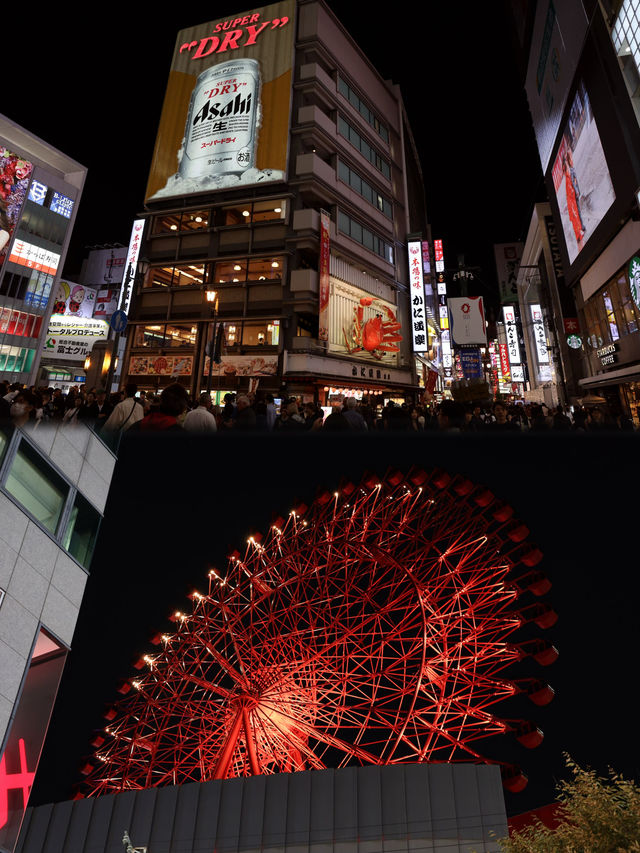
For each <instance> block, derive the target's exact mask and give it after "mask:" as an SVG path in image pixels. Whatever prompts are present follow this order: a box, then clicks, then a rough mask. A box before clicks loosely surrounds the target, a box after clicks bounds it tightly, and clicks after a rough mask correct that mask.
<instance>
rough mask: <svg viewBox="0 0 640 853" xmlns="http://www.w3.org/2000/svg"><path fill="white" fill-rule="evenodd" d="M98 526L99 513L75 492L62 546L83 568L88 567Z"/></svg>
mask: <svg viewBox="0 0 640 853" xmlns="http://www.w3.org/2000/svg"><path fill="white" fill-rule="evenodd" d="M99 527H100V514H99V513H98V512H97V511H96V510H95V509H94V508H93V507H92V506H91V504H90V503H89V501H87V500H85V498H83V497H82V495H80V494H76V497H75V500H74V502H73V508H72V510H71V515H70V517H69V522H68V524H67V528H66V530H65V532H64V538H63V540H62V547H63V548H65V550H67V551H68V552H69V553H70V554H71V556H72V557H75V558H76V560H77V561H78V562H79V563H80V565H81V566H84V567H85V569H88V568H89V563H90V562H91V557H92V556H93V549H94V546H95V544H96V539H97V537H98V528H99Z"/></svg>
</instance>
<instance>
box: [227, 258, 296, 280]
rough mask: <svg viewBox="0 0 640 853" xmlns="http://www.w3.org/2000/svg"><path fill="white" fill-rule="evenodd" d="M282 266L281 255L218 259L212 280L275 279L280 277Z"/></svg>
mask: <svg viewBox="0 0 640 853" xmlns="http://www.w3.org/2000/svg"><path fill="white" fill-rule="evenodd" d="M283 266H284V259H283V258H282V257H281V256H277V257H267V258H252V259H251V260H249V259H248V258H238V259H236V260H232V261H218V263H217V264H216V266H215V272H214V276H213V280H214V282H215V283H216V284H234V283H235V284H244V283H245V282H247V281H249V282H260V281H276V280H279V279H281V278H282V273H283Z"/></svg>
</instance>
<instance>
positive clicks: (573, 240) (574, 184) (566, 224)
mask: <svg viewBox="0 0 640 853" xmlns="http://www.w3.org/2000/svg"><path fill="white" fill-rule="evenodd" d="M551 174H552V179H553V186H554V189H555V193H556V199H557V202H558V208H559V210H560V221H561V222H562V231H563V233H564V239H565V244H566V247H567V254H568V256H569V263H573V262H574V261H575V259H576V258H577V256H578V253H579V252H580V251H581V250H582V249H583V248H584V246H585V244H586V243H587V242H588V240H589V239H590V237H591V236H592V234H593V232H594V231H595V229H596V228H597V226H598V225H599V224H600V221H601V220H602V217H603V216H604V215H605V213H606V212H607V211H608V210H609V208H610V207H611V205H612V204H613V203H614V201H615V199H616V194H615V192H614V189H613V183H612V181H611V175H610V174H609V168H608V166H607V160H606V157H605V154H604V149H603V147H602V142H601V140H600V134H599V133H598V127H597V125H596V121H595V118H594V116H593V111H592V108H591V101H590V100H589V95H588V94H587V90H586V88H585V85H584V82H582V81H580V83H579V85H578V89H577V91H576V93H575V96H574V98H573V102H572V104H571V109H570V111H569V116H568V119H567V122H566V125H565V128H564V132H563V134H562V138H561V139H560V144H559V146H558V150H557V153H556V156H555V160H554V162H553V169H552V173H551Z"/></svg>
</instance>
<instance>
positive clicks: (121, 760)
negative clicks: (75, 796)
mask: <svg viewBox="0 0 640 853" xmlns="http://www.w3.org/2000/svg"><path fill="white" fill-rule="evenodd" d="M527 536H528V530H527V529H526V527H525V526H524V525H523V524H522V523H520V522H517V521H514V519H513V510H512V509H511V507H509V506H506V505H504V504H502V503H500V502H499V501H498V500H496V498H495V497H494V495H493V494H492V493H491V492H489V491H488V490H487V489H485V488H484V487H476V486H474V484H473V483H471V482H470V481H469V480H466V479H465V478H463V477H460V476H458V477H454V478H452V477H450V476H449V475H448V474H447V473H445V472H443V471H438V470H436V471H432V472H429V473H427V472H425V471H422V470H418V469H412V470H411V471H410V472H409V473H408V474H403V473H401V472H399V471H389V472H388V473H387V475H386V476H385V477H384V478H382V479H381V478H379V477H377V476H375V475H366V476H365V477H364V479H363V480H362V482H361V483H360V484H359V485H354V484H352V483H343V484H342V485H341V487H340V489H339V490H338V491H337V492H335V493H330V492H328V491H325V492H321V493H319V494H318V495H317V497H316V499H315V501H314V502H313V504H312V505H311V506H310V507H307V506H304V505H299V506H297V507H295V508H294V509H293V510H292V511H291V512H290V514H289V515H288V516H287V517H286V518H278V519H275V520H274V522H273V524H272V526H271V528H270V529H269V531H268V532H267V533H266V534H265V535H264V536H262V535H260V534H258V533H256V534H254V535H253V536H251V537H250V538H249V539H248V541H247V547H246V550H245V552H244V554H241V553H240V552H237V551H236V552H234V553H233V554H231V555H230V557H229V561H228V565H227V566H226V568H225V570H224V571H221V570H216V569H212V570H211V571H210V572H209V587H208V591H207V592H206V593H205V592H202V593H200V592H194V593H192V595H191V599H192V602H193V604H192V607H191V609H190V612H189V613H181V612H178V613H175V614H174V615H173V617H172V619H173V621H174V623H175V628H174V629H173V630H171V631H169V632H167V633H165V634H162V635H158V637H156V638H155V644H156V650H154V651H153V652H151V653H149V654H147V655H145V656H144V657H143V658H142V659H141V660H140V661H139V662H138V664H137V667H138V669H139V670H140V673H139V674H137V675H136V676H134V677H133V678H131V679H129V680H128V681H125V682H123V683H122V685H121V687H120V691H121V692H122V693H124V694H125V695H124V696H123V698H122V699H121V700H120V701H119V702H118V703H117V704H116V705H114V706H111V707H110V708H109V709H108V711H107V713H106V715H105V716H106V717H107V719H108V721H109V724H108V725H107V727H106V728H105V730H104V732H103V733H101V734H100V735H98V736H97V738H95V739H94V741H93V742H92V743H93V745H94V746H95V747H97V750H96V753H95V757H94V759H92V760H91V761H90V762H88V763H87V764H86V765H85V767H84V768H83V773H84V774H85V775H86V777H87V778H86V784H85V785H84V786H83V787H85V789H86V790H87V791H88V792H89V793H90V794H101V793H110V792H114V791H122V790H127V789H140V788H148V787H154V786H160V785H168V784H181V783H184V782H190V781H206V780H209V779H225V778H229V777H236V776H248V775H253V774H271V773H281V772H293V771H297V770H307V769H322V768H326V767H343V766H346V765H349V764H354V763H356V764H360V765H362V764H397V763H406V762H423V761H431V762H433V761H438V762H450V761H482V760H483V758H482V756H481V754H480V752H479V751H478V749H479V741H481V740H482V739H483V738H487V737H489V736H493V735H496V734H499V733H503V732H513V733H514V734H515V736H516V737H517V738H518V739H519V740H520V742H521V743H523V744H524V745H525V746H529V747H530V746H536V745H537V744H538V743H539V742H540V741H541V740H542V733H541V732H540V730H539V729H538V728H537V727H536V726H535V725H534V724H532V723H529V722H526V721H523V720H508V719H503V718H501V717H499V716H497V715H496V713H495V706H496V705H497V703H499V702H500V701H501V700H503V699H505V698H506V697H508V696H512V695H513V694H515V693H527V694H528V695H529V696H530V698H531V699H532V700H533V701H534V702H535V703H536V704H539V705H541V704H546V703H547V702H548V701H550V699H551V698H552V697H553V691H552V689H551V688H550V687H549V686H548V685H547V684H545V683H544V682H543V681H540V680H539V679H537V678H531V677H528V678H524V679H520V680H518V679H516V680H514V679H512V678H511V677H510V676H509V675H508V673H507V670H509V669H510V668H512V666H513V665H514V664H516V663H517V662H518V661H519V660H521V659H522V658H523V657H525V656H532V657H533V658H534V659H535V660H536V661H537V662H538V663H540V664H542V665H546V664H548V663H551V662H553V661H554V660H555V658H556V656H557V652H556V650H555V649H554V648H553V646H551V645H550V644H549V643H547V642H545V641H543V640H539V639H529V640H526V641H525V642H521V643H518V642H515V641H514V635H517V632H518V631H519V629H520V628H521V626H522V625H523V624H524V623H526V622H535V623H536V624H537V625H538V626H539V627H541V628H546V627H549V626H550V625H552V624H553V623H554V622H555V620H556V615H555V613H554V612H553V611H552V610H551V608H550V607H549V606H548V605H546V604H544V603H542V602H540V601H539V600H536V597H539V596H542V595H544V594H545V593H546V592H547V590H548V589H549V587H550V584H549V582H548V580H547V579H546V578H545V576H544V575H543V574H542V573H541V572H539V571H538V570H536V569H533V566H535V565H536V564H537V563H538V562H539V560H540V559H541V557H542V554H541V553H540V551H539V550H538V549H537V548H536V547H535V546H532V545H531V544H528V543H527V542H526V538H527ZM523 596H524V597H525V600H524V602H523V601H522V598H523ZM527 597H528V598H529V599H530V603H527V600H526V599H527ZM503 778H504V779H505V784H506V786H507V787H509V788H510V789H511V790H518V789H520V788H521V787H523V786H524V784H526V777H524V775H523V774H522V773H521V772H520V771H519V769H518V768H509V767H507V768H503Z"/></svg>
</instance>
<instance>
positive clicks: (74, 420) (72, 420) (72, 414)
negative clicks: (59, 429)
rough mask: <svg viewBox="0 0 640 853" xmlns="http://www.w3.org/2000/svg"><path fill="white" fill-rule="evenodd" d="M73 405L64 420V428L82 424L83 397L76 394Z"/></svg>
mask: <svg viewBox="0 0 640 853" xmlns="http://www.w3.org/2000/svg"><path fill="white" fill-rule="evenodd" d="M71 400H72V405H71V406H69V407H68V408H67V409H66V410H65V413H64V416H63V418H62V424H63V426H77V425H78V423H80V410H81V408H82V397H81V396H80V394H76V395H75V396H73V397H71Z"/></svg>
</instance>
